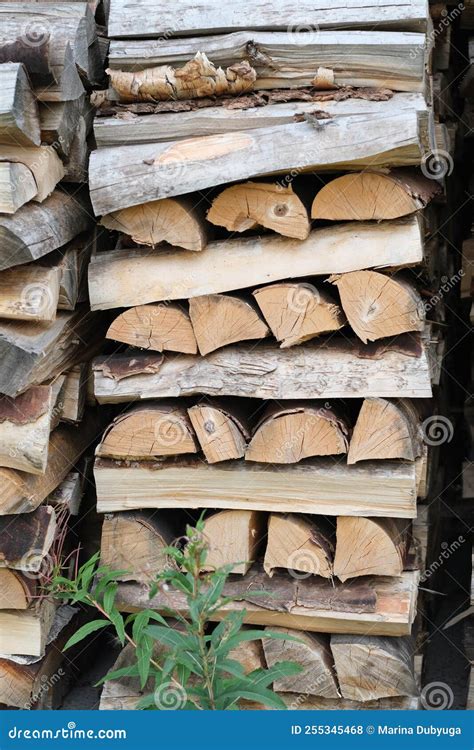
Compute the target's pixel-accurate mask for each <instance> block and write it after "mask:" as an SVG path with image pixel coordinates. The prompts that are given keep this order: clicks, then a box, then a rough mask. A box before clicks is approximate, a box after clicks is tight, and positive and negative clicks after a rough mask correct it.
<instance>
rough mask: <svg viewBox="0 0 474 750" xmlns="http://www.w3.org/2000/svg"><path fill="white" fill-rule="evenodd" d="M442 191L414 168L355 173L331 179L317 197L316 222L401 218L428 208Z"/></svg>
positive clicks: (314, 205) (314, 206) (313, 211)
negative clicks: (325, 220) (320, 220)
mask: <svg viewBox="0 0 474 750" xmlns="http://www.w3.org/2000/svg"><path fill="white" fill-rule="evenodd" d="M440 192H441V187H440V185H439V184H438V183H437V182H436V180H429V179H428V178H427V177H424V176H423V175H422V174H420V173H418V172H415V171H414V170H410V169H394V170H392V171H391V172H389V173H384V172H369V171H366V172H355V173H354V174H346V175H342V177H337V178H336V179H335V180H331V182H328V183H327V185H325V186H324V187H323V188H322V189H321V190H320V191H319V192H318V194H317V195H316V197H315V199H314V201H313V205H312V208H311V216H312V218H313V219H330V220H331V221H344V220H347V221H349V220H350V221H370V220H371V219H372V220H376V221H380V220H381V219H398V218H399V217H401V216H407V215H408V214H412V213H415V211H420V210H421V209H423V208H425V207H426V206H427V205H428V203H429V202H430V201H431V200H432V199H433V198H434V196H435V195H437V194H438V193H440Z"/></svg>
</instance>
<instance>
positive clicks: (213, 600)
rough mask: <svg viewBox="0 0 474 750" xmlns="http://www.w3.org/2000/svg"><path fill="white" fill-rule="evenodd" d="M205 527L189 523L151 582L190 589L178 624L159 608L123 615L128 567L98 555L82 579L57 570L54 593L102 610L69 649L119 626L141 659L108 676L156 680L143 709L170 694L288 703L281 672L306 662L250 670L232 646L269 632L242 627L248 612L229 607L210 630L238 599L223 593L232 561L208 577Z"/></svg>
mask: <svg viewBox="0 0 474 750" xmlns="http://www.w3.org/2000/svg"><path fill="white" fill-rule="evenodd" d="M203 526H204V524H203V522H202V521H198V523H197V524H196V528H192V527H187V529H186V539H185V541H186V545H185V546H184V548H183V549H180V548H178V547H174V546H173V547H168V548H167V550H166V551H167V554H168V556H169V558H170V560H171V561H172V562H173V563H174V564H173V565H170V567H169V568H168V569H167V570H165V571H164V572H162V573H160V574H159V575H157V577H156V579H155V581H154V582H153V584H152V585H151V587H150V598H153V596H155V595H156V593H157V591H158V589H159V588H160V589H161V591H163V590H166V587H167V586H171V587H173V588H174V589H176V590H178V591H179V592H181V594H183V595H184V599H185V601H186V607H185V610H186V617H184V616H183V615H182V614H181V612H178V611H176V610H174V609H173V608H170V609H169V610H167V612H166V614H167V615H168V616H169V617H171V618H173V620H174V623H173V622H168V621H167V620H165V619H164V617H162V616H161V615H160V614H158V613H157V612H155V611H153V610H152V609H146V610H142V611H140V612H139V613H137V614H131V615H129V616H128V617H127V618H126V619H125V620H124V618H123V617H122V615H121V613H120V612H119V611H118V609H117V607H116V606H115V597H116V593H117V586H118V583H117V578H118V576H119V575H122V574H123V573H124V572H125V571H111V570H109V569H108V568H106V567H104V566H100V565H99V559H98V558H99V555H95V556H94V557H92V558H91V559H90V560H89V561H88V562H87V563H86V564H85V565H83V566H82V567H81V568H80V569H79V570H78V572H77V576H76V578H75V580H69V579H67V578H64V577H62V576H56V578H55V579H54V580H53V582H52V585H51V588H50V590H51V592H52V593H53V595H54V596H56V597H59V598H61V599H67V600H70V601H71V603H82V604H87V605H90V606H91V607H94V608H95V609H96V610H97V611H98V612H99V614H100V615H101V618H100V619H96V620H92V621H90V622H88V623H86V624H85V625H84V626H83V627H81V628H80V629H79V630H78V631H77V632H76V633H75V634H74V635H73V636H72V638H70V640H69V641H68V643H67V644H66V646H65V648H70V647H71V646H73V645H74V644H76V643H78V642H79V641H81V640H83V639H84V638H86V637H87V636H88V635H90V634H91V633H93V632H95V631H98V630H100V629H102V628H105V627H107V626H109V625H110V624H112V625H113V626H114V628H115V631H116V633H117V636H118V638H119V640H120V642H121V643H122V645H124V644H125V643H126V642H128V643H129V644H130V645H131V647H132V648H133V652H134V656H135V662H134V663H132V664H131V665H130V666H127V667H124V668H122V669H118V670H115V671H112V672H109V673H108V674H107V675H106V676H105V677H104V678H103V680H102V681H101V682H104V681H106V680H116V679H119V678H122V677H136V678H137V679H138V680H139V682H140V687H141V689H142V690H143V689H144V688H145V686H149V685H150V684H151V685H152V692H149V693H148V694H147V695H145V697H144V698H143V699H142V700H141V701H140V703H139V704H138V708H142V709H157V708H158V709H159V708H167V707H168V705H167V704H168V702H169V701H167V700H166V695H167V693H168V694H169V695H172V696H173V702H174V707H175V708H183V709H201V710H231V709H232V710H235V709H238V708H239V701H241V700H242V699H246V700H249V701H255V702H257V703H260V704H263V705H265V706H267V707H269V708H278V709H285V708H286V706H285V704H284V702H283V701H282V699H281V698H280V697H279V696H278V695H276V694H275V693H274V692H273V690H272V689H271V685H272V683H273V682H274V680H275V679H277V678H281V677H284V676H289V675H295V674H298V673H299V672H300V671H301V667H300V665H298V664H295V663H292V662H280V663H279V664H278V665H277V666H276V667H273V668H270V669H256V670H254V671H252V672H251V673H249V674H245V670H244V667H243V666H242V664H241V663H240V662H239V661H238V660H237V659H236V658H234V655H233V653H232V652H233V651H234V649H236V648H237V647H239V646H240V645H241V644H243V643H245V642H247V641H255V640H260V639H261V638H262V631H261V630H253V629H252V630H251V629H244V628H243V622H244V618H245V610H236V611H232V612H230V613H229V614H227V615H226V616H225V618H224V619H223V620H221V621H220V622H219V624H218V625H217V626H216V627H214V628H213V629H212V630H211V632H208V631H209V629H210V628H209V625H210V623H211V622H212V621H213V620H214V619H215V614H216V612H218V611H219V610H221V609H222V607H223V606H224V605H226V604H228V603H230V602H232V601H236V598H235V597H228V596H225V595H224V593H223V592H224V586H225V583H226V580H227V578H228V576H229V574H230V572H231V569H232V566H231V565H228V566H224V567H222V568H219V569H217V570H215V571H213V572H212V573H208V574H205V575H203V574H202V573H201V571H202V569H203V567H204V564H205V561H206V554H207V547H206V543H205V540H204V537H203V533H202V532H203ZM176 623H177V626H176ZM265 638H284V639H285V640H288V639H289V636H288V635H283V634H279V633H272V632H268V631H265ZM157 650H158V651H159V657H157V656H156V653H157Z"/></svg>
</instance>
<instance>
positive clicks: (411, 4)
mask: <svg viewBox="0 0 474 750" xmlns="http://www.w3.org/2000/svg"><path fill="white" fill-rule="evenodd" d="M428 17H429V16H428V8H427V5H426V3H425V2H423V1H422V0H403V2H398V1H397V2H395V0H384V2H382V3H380V2H376V1H375V0H370V1H369V2H367V0H353V2H351V4H350V6H348V7H341V6H340V4H338V3H337V2H335V0H319V2H317V3H314V2H311V1H310V0H302V2H300V3H299V4H298V6H297V7H288V5H287V4H286V3H285V2H284V0H271V2H269V3H265V4H261V5H255V4H254V3H251V2H248V1H246V2H244V3H243V4H242V5H239V7H238V9H237V8H234V7H232V6H226V5H222V4H221V3H219V2H218V0H206V2H202V3H201V4H200V5H199V6H196V4H193V3H192V2H190V0H186V1H185V2H181V3H180V4H179V6H178V5H177V4H176V3H169V4H168V5H167V6H166V8H164V9H158V8H157V7H156V5H155V3H154V2H153V0H145V2H143V0H142V1H141V2H140V3H137V0H111V3H110V14H109V35H110V36H111V37H118V38H120V37H143V36H149V37H153V36H157V37H159V36H162V35H163V34H165V33H168V34H169V30H170V29H176V28H179V33H180V34H181V35H185V36H189V35H190V34H192V33H199V34H202V33H205V32H214V33H220V32H223V31H229V30H231V29H234V30H235V29H265V28H267V29H268V28H270V29H281V30H285V29H287V28H288V27H291V28H292V29H296V28H297V27H301V26H302V27H303V28H304V29H309V30H311V29H313V28H315V24H316V23H317V26H316V28H317V29H319V28H321V29H326V28H339V29H346V28H367V27H369V28H370V27H371V26H373V25H374V24H375V25H376V26H377V27H378V28H399V29H408V30H417V31H418V30H419V31H423V30H424V29H425V28H426V25H427V22H428ZM144 19H146V23H143V21H144ZM294 33H295V32H294ZM309 33H311V31H309ZM165 38H166V37H165Z"/></svg>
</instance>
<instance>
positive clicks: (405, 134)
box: [89, 110, 430, 215]
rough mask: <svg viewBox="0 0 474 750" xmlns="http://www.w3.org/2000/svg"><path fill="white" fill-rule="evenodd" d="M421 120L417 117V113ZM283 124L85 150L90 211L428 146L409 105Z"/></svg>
mask: <svg viewBox="0 0 474 750" xmlns="http://www.w3.org/2000/svg"><path fill="white" fill-rule="evenodd" d="M423 119H424V118H423ZM302 120H303V121H300V122H293V124H289V125H281V126H277V127H268V128H260V129H258V130H252V131H240V132H234V133H232V134H228V133H221V134H219V135H212V136H203V137H198V138H190V139H186V140H181V141H174V142H173V141H171V142H170V143H154V144H145V145H139V146H123V147H118V148H114V149H99V150H98V151H94V152H93V153H92V154H91V160H90V174H89V178H90V191H91V200H92V205H93V207H94V211H95V213H96V215H99V214H101V215H102V214H107V213H111V212H112V211H117V210H119V209H121V208H127V207H128V206H136V205H138V204H141V203H146V202H148V201H154V200H157V199H159V198H170V197H172V196H174V195H180V194H183V193H189V192H192V191H196V190H204V189H206V188H210V187H214V186H216V185H222V184H223V183H225V182H229V181H231V182H234V181H237V180H244V179H247V178H249V177H258V176H261V175H268V174H272V173H276V172H281V173H285V172H291V171H292V170H298V172H300V171H314V170H319V171H322V170H328V169H330V170H332V171H334V170H337V169H354V168H360V167H372V168H376V167H381V166H404V165H417V164H420V163H421V160H422V158H423V155H424V152H425V150H427V149H428V150H429V149H430V146H429V143H428V142H427V140H426V139H428V140H429V138H428V133H426V132H425V133H424V134H423V133H422V132H420V130H421V129H422V125H421V120H420V116H419V113H418V112H417V111H416V110H412V111H407V112H403V111H402V112H399V113H397V114H395V115H393V116H392V117H388V118H387V117H384V116H383V115H382V116H379V117H377V116H371V117H364V116H361V117H354V118H351V117H348V118H346V119H344V120H342V119H341V120H327V119H320V120H318V119H317V118H316V119H315V121H314V122H313V121H312V120H311V118H305V117H303V118H302Z"/></svg>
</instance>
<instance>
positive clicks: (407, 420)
mask: <svg viewBox="0 0 474 750" xmlns="http://www.w3.org/2000/svg"><path fill="white" fill-rule="evenodd" d="M421 453H422V435H421V427H420V419H419V416H418V412H417V410H416V407H415V406H414V405H413V403H412V402H410V401H408V400H406V399H396V400H394V401H388V400H387V399H384V398H366V399H365V400H364V402H363V404H362V407H361V410H360V412H359V416H358V418H357V422H356V424H355V427H354V431H353V433H352V438H351V444H350V446H349V454H348V457H347V462H348V463H349V464H355V463H357V461H367V460H369V459H375V458H379V459H384V458H404V459H406V460H407V461H414V460H415V459H416V458H418V456H420V455H421Z"/></svg>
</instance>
